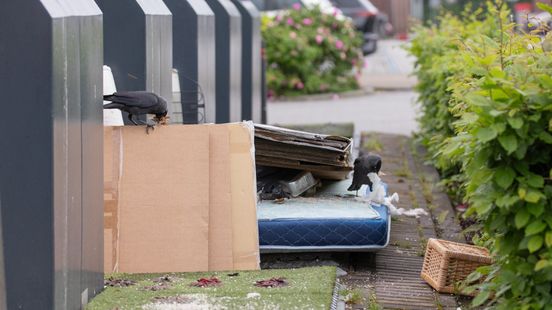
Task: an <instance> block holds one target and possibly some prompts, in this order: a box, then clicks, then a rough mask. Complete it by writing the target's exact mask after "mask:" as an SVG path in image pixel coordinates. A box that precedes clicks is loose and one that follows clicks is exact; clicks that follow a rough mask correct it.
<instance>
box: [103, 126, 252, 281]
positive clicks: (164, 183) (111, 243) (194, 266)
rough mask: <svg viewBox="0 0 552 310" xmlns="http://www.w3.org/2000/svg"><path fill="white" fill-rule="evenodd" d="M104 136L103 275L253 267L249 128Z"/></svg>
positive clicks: (119, 131) (118, 130) (117, 131)
mask: <svg viewBox="0 0 552 310" xmlns="http://www.w3.org/2000/svg"><path fill="white" fill-rule="evenodd" d="M144 131H145V130H144V128H143V127H133V126H128V127H106V128H105V131H104V145H105V147H104V151H105V152H104V161H105V162H104V169H105V171H104V197H105V206H104V224H105V230H104V240H105V250H104V253H105V268H104V269H105V271H106V272H128V273H139V272H140V273H141V272H144V273H151V272H178V271H205V270H232V269H258V268H259V249H258V232H257V217H256V192H255V191H256V180H255V162H254V154H253V153H252V150H253V145H252V143H253V140H252V126H249V125H246V124H243V123H240V124H224V125H192V126H184V125H171V126H161V127H158V128H157V129H156V130H155V131H153V132H151V133H150V135H146V134H145V132H144Z"/></svg>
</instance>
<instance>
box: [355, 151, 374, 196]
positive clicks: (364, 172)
mask: <svg viewBox="0 0 552 310" xmlns="http://www.w3.org/2000/svg"><path fill="white" fill-rule="evenodd" d="M380 169H381V157H379V156H378V155H375V154H369V155H365V156H361V157H358V158H357V159H355V167H354V172H353V182H352V183H351V186H349V188H348V189H347V190H348V191H356V192H357V193H356V194H357V196H358V190H359V189H360V187H361V186H362V185H364V184H367V185H368V186H369V187H370V191H372V181H371V180H370V178H369V177H368V173H371V172H374V173H376V174H378V173H379V171H380Z"/></svg>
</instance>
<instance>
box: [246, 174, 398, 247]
mask: <svg viewBox="0 0 552 310" xmlns="http://www.w3.org/2000/svg"><path fill="white" fill-rule="evenodd" d="M349 183H350V180H345V181H340V182H336V183H333V184H332V185H330V186H326V187H325V188H323V189H322V190H321V191H320V193H319V194H318V195H317V196H316V197H311V198H294V199H289V200H286V201H285V203H283V204H275V203H274V202H272V201H262V202H260V203H259V204H258V206H257V217H258V223H259V242H260V250H261V252H262V253H270V252H309V251H312V252H318V251H373V250H378V249H382V248H384V247H386V246H387V244H388V243H389V235H390V229H391V219H390V213H389V211H388V209H387V207H386V206H383V205H370V204H369V203H367V202H366V201H364V200H363V199H362V198H360V197H358V198H356V197H354V196H351V195H346V193H347V192H346V188H347V186H348V185H349Z"/></svg>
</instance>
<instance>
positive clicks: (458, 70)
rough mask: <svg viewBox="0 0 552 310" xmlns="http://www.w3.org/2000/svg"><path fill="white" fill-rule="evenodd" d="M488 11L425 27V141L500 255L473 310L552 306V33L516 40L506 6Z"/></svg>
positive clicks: (421, 53)
mask: <svg viewBox="0 0 552 310" xmlns="http://www.w3.org/2000/svg"><path fill="white" fill-rule="evenodd" d="M487 6H488V9H487V13H486V14H485V15H480V14H479V18H470V19H464V20H463V21H460V19H457V18H454V17H450V16H449V17H447V18H444V19H442V20H441V25H440V27H439V28H437V27H432V28H420V29H418V36H417V37H416V39H415V40H414V42H413V45H412V48H411V52H412V53H413V54H414V55H415V56H416V57H417V59H418V67H417V68H418V69H417V75H418V78H419V80H420V85H419V86H418V91H419V92H420V103H421V105H422V112H423V115H422V117H421V119H420V121H421V126H422V131H421V137H422V140H423V142H424V143H425V144H426V145H427V146H428V148H429V150H430V152H431V154H432V155H433V160H434V163H435V164H436V165H437V167H439V168H440V169H442V170H445V171H453V176H454V178H455V179H456V180H457V181H460V183H461V186H462V189H463V191H464V193H465V197H464V199H465V200H467V201H468V202H469V203H470V206H471V207H470V208H469V209H468V215H470V214H471V215H476V216H477V217H478V219H479V220H481V221H482V223H483V232H484V238H483V240H484V241H485V242H483V240H481V242H482V243H483V244H484V245H486V246H488V247H489V248H491V250H492V253H493V255H494V258H495V264H494V265H493V266H491V267H490V268H481V269H480V270H479V271H478V273H479V274H480V275H479V276H481V275H484V276H485V277H486V280H485V281H484V282H483V283H482V284H479V289H480V293H479V295H478V296H477V297H476V298H475V299H474V301H473V302H474V305H482V304H484V303H487V305H489V306H492V307H495V308H498V309H552V181H551V178H552V54H551V53H550V51H547V49H546V48H544V46H545V43H546V42H547V41H546V40H552V35H550V34H549V35H548V37H547V38H546V39H541V38H539V37H537V36H534V35H531V34H519V33H516V32H514V30H513V29H514V25H512V24H510V23H509V18H508V15H509V12H508V11H507V10H506V7H505V6H504V5H503V4H502V3H500V2H495V3H489V4H487ZM473 278H478V277H477V276H474V277H473Z"/></svg>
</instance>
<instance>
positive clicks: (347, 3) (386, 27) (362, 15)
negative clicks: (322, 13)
mask: <svg viewBox="0 0 552 310" xmlns="http://www.w3.org/2000/svg"><path fill="white" fill-rule="evenodd" d="M330 1H331V2H332V3H333V4H334V5H335V6H336V7H337V8H339V9H340V10H341V11H342V12H343V14H345V15H346V16H349V17H350V18H352V19H353V22H354V24H355V26H356V28H357V29H358V30H359V31H361V32H362V33H364V42H365V44H364V47H363V51H364V54H370V53H373V52H375V51H376V49H377V41H378V39H379V38H380V37H384V36H388V35H390V34H391V33H392V31H393V27H392V26H391V23H389V20H388V17H387V15H385V14H384V13H382V12H380V10H378V8H377V7H376V6H375V5H373V4H372V2H370V1H368V0H330Z"/></svg>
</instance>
